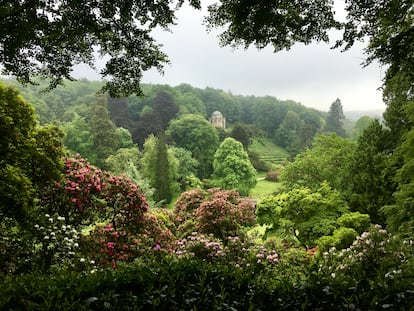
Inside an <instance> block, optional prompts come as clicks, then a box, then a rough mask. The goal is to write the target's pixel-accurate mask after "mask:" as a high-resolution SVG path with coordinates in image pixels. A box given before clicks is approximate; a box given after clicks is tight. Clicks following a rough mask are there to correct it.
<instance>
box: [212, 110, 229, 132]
mask: <svg viewBox="0 0 414 311" xmlns="http://www.w3.org/2000/svg"><path fill="white" fill-rule="evenodd" d="M209 121H210V123H211V124H212V125H213V126H215V127H221V128H223V129H225V128H226V118H225V117H224V116H223V115H222V114H221V112H220V111H217V110H216V111H214V112H213V113H212V114H211V118H210V119H209Z"/></svg>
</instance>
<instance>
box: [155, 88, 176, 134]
mask: <svg viewBox="0 0 414 311" xmlns="http://www.w3.org/2000/svg"><path fill="white" fill-rule="evenodd" d="M152 109H153V111H154V112H157V113H158V114H159V116H160V120H161V126H162V130H164V131H165V129H166V128H167V126H168V123H169V122H170V121H171V120H172V119H174V118H175V116H176V115H177V113H178V110H179V108H178V106H177V104H176V103H175V101H174V98H173V97H172V96H171V95H170V94H169V93H167V92H159V93H158V94H157V95H156V96H155V98H154V101H153V104H152Z"/></svg>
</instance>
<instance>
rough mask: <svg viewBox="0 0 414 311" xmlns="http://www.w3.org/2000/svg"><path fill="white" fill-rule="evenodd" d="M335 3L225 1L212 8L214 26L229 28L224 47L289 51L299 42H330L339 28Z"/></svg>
mask: <svg viewBox="0 0 414 311" xmlns="http://www.w3.org/2000/svg"><path fill="white" fill-rule="evenodd" d="M332 6H333V2H332V1H322V0H321V1H301V0H299V1H279V2H278V3H277V5H273V6H270V5H269V4H268V3H262V2H260V1H253V2H247V1H243V2H237V1H222V2H220V3H216V4H213V5H210V6H209V8H208V10H209V14H210V15H209V16H208V17H207V22H208V23H209V25H210V27H222V26H225V27H226V29H225V30H224V32H223V33H222V34H221V35H220V39H221V43H222V44H224V45H233V46H237V45H242V46H244V47H245V48H247V47H249V45H251V44H254V45H255V46H256V47H257V48H264V47H265V46H267V45H272V46H273V48H274V49H275V51H280V50H282V49H289V48H290V47H291V46H292V45H293V44H295V43H296V42H302V43H305V44H308V43H310V42H312V41H313V40H316V41H328V34H327V31H328V30H329V29H331V28H332V27H337V26H338V23H337V22H335V20H334V13H333V8H332Z"/></svg>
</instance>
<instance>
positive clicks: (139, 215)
mask: <svg viewBox="0 0 414 311" xmlns="http://www.w3.org/2000/svg"><path fill="white" fill-rule="evenodd" d="M105 177H106V180H107V182H108V185H109V186H108V187H107V189H106V191H105V192H104V193H103V199H104V200H105V202H106V206H107V209H108V210H109V213H110V214H111V218H112V219H113V225H114V226H116V225H118V224H119V226H121V227H122V228H126V227H135V228H136V227H141V226H142V222H143V220H144V214H145V213H146V212H147V211H148V203H147V201H146V200H145V196H144V194H142V193H141V192H140V190H139V187H138V186H137V185H136V184H134V183H133V182H132V181H131V179H129V178H127V177H126V176H125V175H121V176H111V175H110V174H109V173H106V176H105ZM115 220H116V221H115ZM115 229H116V228H115Z"/></svg>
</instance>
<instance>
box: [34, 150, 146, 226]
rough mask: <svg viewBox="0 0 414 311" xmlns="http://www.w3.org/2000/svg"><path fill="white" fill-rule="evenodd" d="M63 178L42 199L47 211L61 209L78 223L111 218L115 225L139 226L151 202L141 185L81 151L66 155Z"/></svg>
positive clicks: (64, 215) (60, 212) (59, 211)
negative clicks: (94, 163)
mask: <svg viewBox="0 0 414 311" xmlns="http://www.w3.org/2000/svg"><path fill="white" fill-rule="evenodd" d="M64 167H65V171H64V175H63V179H62V181H60V182H56V183H55V185H54V187H51V188H50V189H49V191H48V192H47V194H46V195H45V196H44V197H43V199H42V205H43V206H44V207H45V209H46V211H47V212H48V213H59V214H60V215H62V216H63V217H65V219H66V222H67V223H72V224H73V225H75V226H79V225H81V224H91V223H93V222H95V221H97V220H101V221H102V220H105V219H110V220H111V221H112V223H113V225H114V227H116V226H118V225H119V226H121V227H123V226H136V225H139V224H140V222H142V220H143V215H144V213H145V212H146V211H147V210H148V203H147V202H146V200H145V196H144V194H143V193H142V192H141V191H140V189H139V187H138V186H137V185H135V184H134V183H132V181H131V180H130V179H129V178H127V177H126V176H124V175H121V176H113V175H112V174H110V173H109V172H106V171H102V170H100V169H98V168H96V167H94V166H92V165H90V163H89V162H87V161H86V160H85V159H83V158H81V157H80V156H79V155H76V156H74V157H70V158H67V159H65V163H64Z"/></svg>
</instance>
